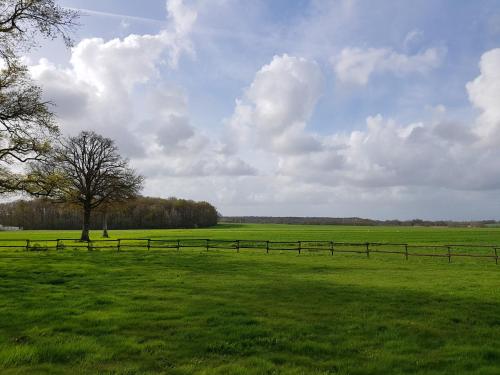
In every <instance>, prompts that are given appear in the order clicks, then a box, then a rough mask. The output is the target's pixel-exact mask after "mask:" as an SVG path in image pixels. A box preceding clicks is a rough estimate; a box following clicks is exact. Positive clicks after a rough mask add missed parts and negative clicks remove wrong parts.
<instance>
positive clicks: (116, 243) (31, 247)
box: [0, 238, 500, 264]
mask: <svg viewBox="0 0 500 375" xmlns="http://www.w3.org/2000/svg"><path fill="white" fill-rule="evenodd" d="M188 248H189V249H203V250H206V251H209V250H232V251H235V252H240V251H251V250H254V251H265V252H266V253H270V252H276V251H280V252H297V253H298V254H302V253H303V252H309V253H314V252H326V253H329V254H330V255H334V254H335V253H354V254H361V255H365V256H366V257H368V258H369V257H370V255H372V254H399V255H401V256H403V257H404V258H405V259H406V260H408V258H409V257H440V258H447V259H448V262H451V260H452V258H453V257H462V258H463V257H470V258H485V259H491V260H494V261H495V263H496V264H498V258H499V253H500V251H499V249H500V245H464V244H454V245H453V244H449V245H418V244H408V243H378V242H337V241H268V240H219V239H206V238H183V239H152V238H118V239H99V240H91V241H88V242H86V241H80V240H78V239H72V238H59V239H38V240H35V239H0V249H11V250H17V251H50V250H55V251H68V250H87V251H94V250H109V251H117V252H120V251H127V250H146V251H151V250H176V251H180V250H182V249H188Z"/></svg>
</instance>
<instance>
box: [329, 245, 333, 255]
mask: <svg viewBox="0 0 500 375" xmlns="http://www.w3.org/2000/svg"><path fill="white" fill-rule="evenodd" d="M330 252H331V253H332V256H333V241H330Z"/></svg>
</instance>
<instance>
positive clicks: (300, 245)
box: [298, 241, 302, 254]
mask: <svg viewBox="0 0 500 375" xmlns="http://www.w3.org/2000/svg"><path fill="white" fill-rule="evenodd" d="M298 243H299V254H300V250H302V242H301V241H298Z"/></svg>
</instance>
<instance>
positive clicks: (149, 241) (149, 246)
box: [148, 238, 151, 251]
mask: <svg viewBox="0 0 500 375" xmlns="http://www.w3.org/2000/svg"><path fill="white" fill-rule="evenodd" d="M149 250H151V239H149V238H148V251H149Z"/></svg>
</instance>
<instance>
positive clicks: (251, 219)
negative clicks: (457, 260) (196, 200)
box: [220, 216, 498, 227]
mask: <svg viewBox="0 0 500 375" xmlns="http://www.w3.org/2000/svg"><path fill="white" fill-rule="evenodd" d="M220 221H221V222H224V223H247V224H304V225H358V226H363V225H364V226H377V225H378V226H384V225H390V226H421V227H469V226H471V227H485V226H489V225H496V224H498V222H496V221H495V220H480V221H450V220H421V219H413V220H375V219H364V218H360V217H298V216H224V217H222V218H221V219H220Z"/></svg>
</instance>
